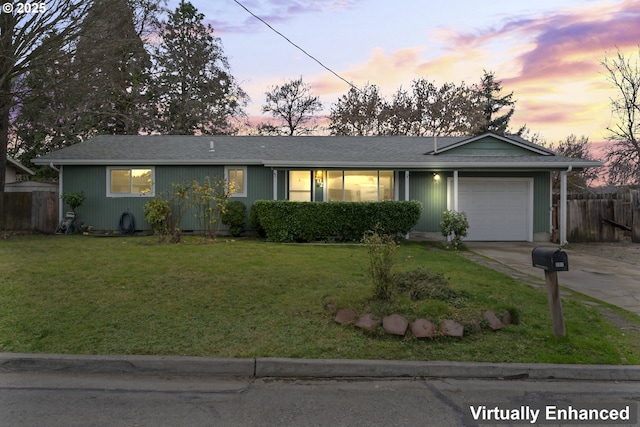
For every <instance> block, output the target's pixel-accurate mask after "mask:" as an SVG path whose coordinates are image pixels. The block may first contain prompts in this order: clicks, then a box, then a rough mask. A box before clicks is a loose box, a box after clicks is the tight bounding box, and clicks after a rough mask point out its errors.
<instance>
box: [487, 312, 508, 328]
mask: <svg viewBox="0 0 640 427" xmlns="http://www.w3.org/2000/svg"><path fill="white" fill-rule="evenodd" d="M483 316H484V318H485V319H486V320H487V322H489V328H490V329H491V330H492V331H497V330H499V329H502V328H504V325H503V324H502V322H501V321H500V319H498V316H496V314H495V313H494V312H493V311H485V312H484V314H483Z"/></svg>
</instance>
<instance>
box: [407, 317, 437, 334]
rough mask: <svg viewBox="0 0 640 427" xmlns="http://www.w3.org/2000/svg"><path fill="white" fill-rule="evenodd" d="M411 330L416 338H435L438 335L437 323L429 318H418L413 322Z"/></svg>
mask: <svg viewBox="0 0 640 427" xmlns="http://www.w3.org/2000/svg"><path fill="white" fill-rule="evenodd" d="M411 332H412V333H413V336H414V337H416V338H433V337H435V336H436V325H435V324H434V323H433V322H430V321H428V320H427V319H418V320H416V321H415V322H413V323H412V324H411Z"/></svg>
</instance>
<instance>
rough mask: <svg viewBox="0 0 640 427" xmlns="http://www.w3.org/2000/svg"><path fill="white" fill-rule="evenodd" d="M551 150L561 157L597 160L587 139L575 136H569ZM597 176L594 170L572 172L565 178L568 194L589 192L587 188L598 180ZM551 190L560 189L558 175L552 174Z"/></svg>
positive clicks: (596, 171) (556, 173)
mask: <svg viewBox="0 0 640 427" xmlns="http://www.w3.org/2000/svg"><path fill="white" fill-rule="evenodd" d="M552 149H553V150H554V151H555V152H556V153H558V154H559V155H561V156H566V157H572V158H578V159H584V160H598V159H596V158H595V157H594V156H593V154H592V153H591V144H590V143H589V138H588V137H586V136H584V135H583V136H581V137H580V138H578V137H577V136H576V135H573V134H571V135H569V136H568V137H567V138H566V139H563V140H562V141H560V142H558V145H557V146H555V147H552ZM598 177H599V174H598V170H597V169H596V168H586V169H583V170H577V171H572V172H570V173H569V174H568V176H567V190H568V191H569V192H570V193H584V192H587V191H588V190H589V186H590V185H591V184H592V183H593V181H595V180H596V179H598ZM553 188H554V190H559V189H560V173H558V172H554V174H553Z"/></svg>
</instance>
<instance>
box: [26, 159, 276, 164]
mask: <svg viewBox="0 0 640 427" xmlns="http://www.w3.org/2000/svg"><path fill="white" fill-rule="evenodd" d="M32 162H33V163H34V164H37V165H38V164H40V165H48V164H50V163H53V164H54V165H76V166H83V165H84V166H132V165H133V166H136V165H140V166H189V165H220V166H226V165H242V166H245V165H263V164H264V162H263V161H262V160H255V159H246V160H242V159H241V160H236V159H234V160H225V159H214V160H211V159H197V160H164V159H163V160H151V159H147V160H130V159H129V160H114V159H110V160H84V159H57V160H46V159H42V160H39V159H34V160H32Z"/></svg>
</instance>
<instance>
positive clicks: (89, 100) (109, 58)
mask: <svg viewBox="0 0 640 427" xmlns="http://www.w3.org/2000/svg"><path fill="white" fill-rule="evenodd" d="M133 19H134V16H133V13H132V10H131V8H130V7H129V5H128V3H127V0H96V1H95V3H94V6H93V7H92V8H91V10H90V11H89V14H88V16H87V19H86V20H85V22H84V24H83V27H82V31H81V34H80V40H79V42H78V47H77V52H76V57H75V64H76V66H77V75H78V88H79V89H80V90H81V91H82V92H83V93H84V94H85V96H84V98H83V102H82V104H81V105H80V106H79V108H80V111H81V112H82V118H83V122H82V123H81V128H82V129H84V131H85V133H88V134H91V133H100V134H104V133H107V134H136V133H139V132H140V131H141V130H144V129H148V128H149V126H150V124H149V122H150V120H151V117H153V114H152V110H151V108H150V103H149V101H148V96H147V90H148V79H149V70H150V67H151V60H150V56H149V54H148V53H147V51H146V50H145V48H144V44H143V42H142V40H141V39H140V36H139V35H138V33H137V31H136V28H135V26H134V21H133Z"/></svg>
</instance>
